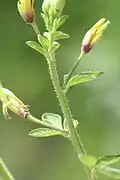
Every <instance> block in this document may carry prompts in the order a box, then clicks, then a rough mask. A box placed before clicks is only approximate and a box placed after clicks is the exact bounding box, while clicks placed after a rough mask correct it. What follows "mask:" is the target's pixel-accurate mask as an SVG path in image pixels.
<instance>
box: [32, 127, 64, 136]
mask: <svg viewBox="0 0 120 180" xmlns="http://www.w3.org/2000/svg"><path fill="white" fill-rule="evenodd" d="M29 135H30V136H33V137H49V136H56V135H62V132H60V131H55V130H52V129H49V128H38V129H34V130H32V131H30V132H29Z"/></svg>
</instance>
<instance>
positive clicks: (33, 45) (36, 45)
mask: <svg viewBox="0 0 120 180" xmlns="http://www.w3.org/2000/svg"><path fill="white" fill-rule="evenodd" d="M26 44H27V45H28V46H29V47H31V48H32V49H34V50H36V51H38V52H39V53H41V54H44V50H43V48H42V47H41V46H40V44H39V43H37V42H35V41H27V42H26Z"/></svg>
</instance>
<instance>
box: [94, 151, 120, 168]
mask: <svg viewBox="0 0 120 180" xmlns="http://www.w3.org/2000/svg"><path fill="white" fill-rule="evenodd" d="M119 161H120V154H114V155H109V156H103V157H99V158H98V159H97V162H96V165H98V166H99V165H105V166H108V165H110V164H114V163H117V162H119Z"/></svg>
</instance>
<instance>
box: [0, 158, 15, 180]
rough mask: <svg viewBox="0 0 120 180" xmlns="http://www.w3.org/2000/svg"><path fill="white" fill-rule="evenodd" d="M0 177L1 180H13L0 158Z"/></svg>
mask: <svg viewBox="0 0 120 180" xmlns="http://www.w3.org/2000/svg"><path fill="white" fill-rule="evenodd" d="M0 177H2V179H3V180H14V178H13V176H12V174H11V173H10V171H9V170H8V168H7V167H6V165H5V163H4V162H3V160H2V159H1V158H0Z"/></svg>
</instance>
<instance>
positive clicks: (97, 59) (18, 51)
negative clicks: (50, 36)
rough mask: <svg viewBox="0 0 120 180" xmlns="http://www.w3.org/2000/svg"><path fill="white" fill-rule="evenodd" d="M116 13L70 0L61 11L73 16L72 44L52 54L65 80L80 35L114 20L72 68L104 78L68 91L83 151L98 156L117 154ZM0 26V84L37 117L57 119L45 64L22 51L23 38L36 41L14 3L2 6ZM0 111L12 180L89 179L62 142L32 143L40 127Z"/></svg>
mask: <svg viewBox="0 0 120 180" xmlns="http://www.w3.org/2000/svg"><path fill="white" fill-rule="evenodd" d="M41 4H42V1H40V0H36V14H37V22H38V24H39V27H40V30H41V31H42V32H43V31H44V29H45V28H44V24H43V21H42V18H41V17H40V11H41ZM119 7H120V1H119V0H115V1H110V0H100V1H99V0H97V1H95V0H74V1H70V0H68V1H67V5H66V8H65V10H64V13H66V14H69V15H70V18H69V20H68V21H67V23H66V24H65V25H64V27H63V28H62V29H63V30H64V31H65V32H67V33H68V34H70V39H69V40H63V41H61V48H60V50H59V51H58V53H57V64H58V71H59V74H60V78H61V81H62V76H63V75H64V74H65V73H66V72H67V71H68V70H69V68H70V67H71V65H72V64H73V63H74V61H75V59H76V57H77V56H78V54H79V52H80V43H81V41H82V38H83V36H84V34H85V32H86V31H87V30H88V29H89V28H90V27H91V26H92V25H94V23H95V22H96V21H98V20H99V19H100V18H101V17H106V18H107V19H109V20H110V21H111V24H110V26H109V28H108V29H107V31H106V32H105V35H104V37H103V38H102V40H101V41H100V42H99V43H98V44H97V45H96V46H95V48H94V50H93V51H92V52H91V53H90V54H88V55H86V56H85V57H84V59H83V61H82V62H81V65H80V66H79V68H78V69H77V71H78V72H81V71H85V70H100V71H104V72H105V74H104V75H103V76H101V77H100V78H98V79H96V80H95V81H93V82H88V83H85V84H81V85H78V86H77V87H74V88H73V89H71V91H70V92H69V98H70V106H71V109H72V112H73V114H74V118H75V119H78V120H79V131H80V133H81V137H82V140H83V142H84V145H85V147H86V149H87V150H88V152H89V153H90V154H93V155H95V156H100V155H104V154H106V155H107V154H113V153H120V141H119V137H120V50H119V48H120V33H119V31H120V30H119V27H120V20H119ZM0 22H1V23H0V80H1V81H2V83H3V85H4V87H6V88H8V89H10V90H11V91H13V92H14V93H15V94H16V95H17V96H18V97H19V98H20V99H21V100H23V101H24V102H25V103H26V104H29V105H30V110H31V112H32V113H33V114H34V115H35V116H36V117H40V116H41V115H42V113H44V112H53V113H59V114H61V110H60V107H59V105H58V102H57V99H56V96H55V92H54V91H53V87H52V85H51V81H50V78H49V74H48V69H47V64H46V61H45V59H44V58H43V57H42V55H39V54H38V53H37V52H35V51H34V50H32V49H30V48H29V47H27V46H26V45H25V41H26V40H35V39H36V36H35V34H34V32H33V30H32V28H31V27H30V26H29V25H26V24H25V22H24V21H23V20H22V18H21V17H20V16H19V14H18V12H17V8H16V1H15V0H10V1H7V0H1V1H0ZM1 108H2V106H0V109H1ZM0 112H1V113H0V156H1V157H2V158H3V159H4V161H5V163H6V164H7V166H8V167H9V169H10V171H11V172H12V173H13V175H14V177H15V178H16V180H28V179H29V180H61V179H62V180H80V179H84V180H85V179H87V177H86V175H85V173H84V169H83V167H82V166H81V164H80V163H79V161H78V159H77V157H76V154H75V152H74V151H73V147H72V146H71V144H70V143H69V142H68V141H67V140H66V139H64V138H63V137H59V136H58V137H53V138H43V139H36V138H32V137H29V136H28V133H29V131H30V130H32V129H34V128H38V127H39V126H38V125H36V124H33V123H30V122H26V121H25V120H23V119H21V118H19V117H17V116H16V115H14V114H13V113H11V116H12V120H9V121H6V120H5V119H4V117H3V115H2V111H0ZM118 167H119V168H120V164H118ZM102 179H106V177H102Z"/></svg>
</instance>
